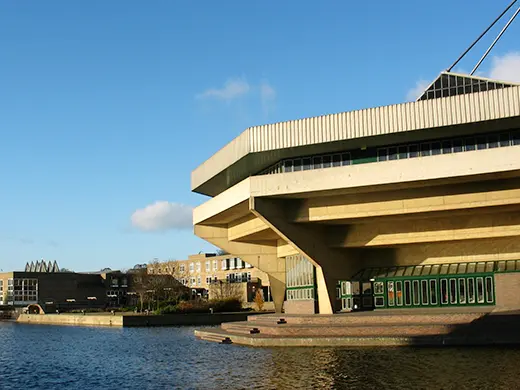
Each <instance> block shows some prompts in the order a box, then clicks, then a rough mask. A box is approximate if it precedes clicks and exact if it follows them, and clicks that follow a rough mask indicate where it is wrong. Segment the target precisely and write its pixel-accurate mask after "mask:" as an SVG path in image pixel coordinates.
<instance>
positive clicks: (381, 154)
mask: <svg viewBox="0 0 520 390" xmlns="http://www.w3.org/2000/svg"><path fill="white" fill-rule="evenodd" d="M386 160H388V149H378V150H377V161H386Z"/></svg>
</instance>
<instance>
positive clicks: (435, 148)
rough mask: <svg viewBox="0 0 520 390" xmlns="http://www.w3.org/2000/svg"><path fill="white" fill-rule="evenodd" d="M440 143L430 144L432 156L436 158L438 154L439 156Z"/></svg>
mask: <svg viewBox="0 0 520 390" xmlns="http://www.w3.org/2000/svg"><path fill="white" fill-rule="evenodd" d="M441 149H442V147H441V143H440V142H433V143H432V156H436V155H438V154H441Z"/></svg>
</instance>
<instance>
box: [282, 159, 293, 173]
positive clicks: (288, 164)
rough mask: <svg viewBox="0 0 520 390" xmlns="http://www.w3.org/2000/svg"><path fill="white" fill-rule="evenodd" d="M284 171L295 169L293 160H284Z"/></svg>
mask: <svg viewBox="0 0 520 390" xmlns="http://www.w3.org/2000/svg"><path fill="white" fill-rule="evenodd" d="M283 171H284V172H292V171H293V160H285V161H284V162H283Z"/></svg>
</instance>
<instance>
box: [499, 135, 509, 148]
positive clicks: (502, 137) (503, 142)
mask: <svg viewBox="0 0 520 390" xmlns="http://www.w3.org/2000/svg"><path fill="white" fill-rule="evenodd" d="M500 146H509V134H508V133H504V134H500Z"/></svg>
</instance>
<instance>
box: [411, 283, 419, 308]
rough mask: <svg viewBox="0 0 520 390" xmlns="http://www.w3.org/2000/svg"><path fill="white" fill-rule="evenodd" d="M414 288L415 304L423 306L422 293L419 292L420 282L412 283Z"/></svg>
mask: <svg viewBox="0 0 520 390" xmlns="http://www.w3.org/2000/svg"><path fill="white" fill-rule="evenodd" d="M412 287H413V304H414V305H415V306H419V305H420V304H421V291H420V290H419V281H418V280H414V281H413V283H412Z"/></svg>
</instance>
